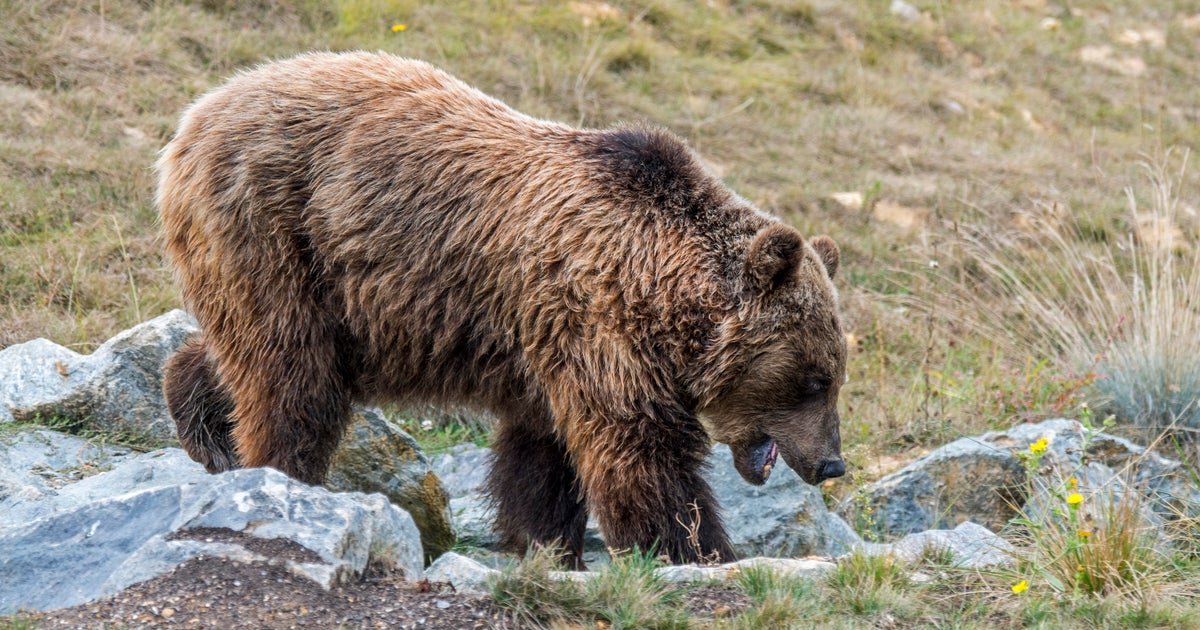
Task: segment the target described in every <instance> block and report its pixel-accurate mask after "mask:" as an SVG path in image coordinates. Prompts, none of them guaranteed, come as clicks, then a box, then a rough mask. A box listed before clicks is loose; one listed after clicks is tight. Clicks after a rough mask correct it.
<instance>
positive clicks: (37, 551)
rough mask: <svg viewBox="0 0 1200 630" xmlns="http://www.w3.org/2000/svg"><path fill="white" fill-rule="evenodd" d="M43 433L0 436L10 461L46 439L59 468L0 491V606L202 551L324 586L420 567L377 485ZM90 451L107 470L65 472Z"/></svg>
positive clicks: (127, 576)
mask: <svg viewBox="0 0 1200 630" xmlns="http://www.w3.org/2000/svg"><path fill="white" fill-rule="evenodd" d="M48 434H49V432H44V431H39V432H36V434H35V437H34V438H33V439H26V438H23V437H22V438H19V439H15V440H9V441H6V443H5V444H4V451H5V452H4V453H2V454H3V455H5V456H6V457H7V456H12V457H13V458H14V459H17V458H22V457H28V455H27V454H24V455H23V454H22V452H24V451H28V450H30V449H32V450H33V451H34V453H35V455H36V451H37V449H42V451H43V452H45V451H46V450H47V449H48V448H49V449H50V450H52V451H55V452H57V453H59V455H60V457H59V459H58V460H57V461H56V464H58V465H60V466H62V468H61V469H60V470H59V471H57V472H56V474H55V475H50V476H48V477H46V478H47V479H50V480H52V481H51V482H47V483H42V482H40V481H38V480H37V479H35V478H34V477H33V476H30V475H25V476H24V481H25V482H26V483H24V485H23V486H22V488H21V491H20V492H16V493H10V494H8V495H7V496H4V497H3V498H0V549H4V553H3V554H0V614H5V613H10V612H13V611H15V610H17V609H21V608H29V609H37V610H47V609H53V608H60V607H65V606H73V605H76V604H79V603H83V602H87V601H91V600H94V599H97V598H100V597H104V596H106V595H110V594H112V593H116V592H118V591H120V590H122V589H124V588H125V587H127V586H129V585H131V584H134V583H137V582H140V581H143V580H147V579H150V578H152V577H155V576H157V575H160V574H163V573H165V572H167V571H170V570H171V569H173V568H174V567H176V566H178V565H179V564H181V563H183V562H185V561H186V560H188V559H190V558H193V557H196V556H200V555H204V556H222V557H229V558H234V559H238V560H242V561H251V560H256V561H264V562H272V563H276V564H280V565H282V566H285V567H287V568H288V569H290V570H291V571H293V572H295V573H297V574H298V575H302V576H305V577H307V578H309V579H312V580H314V581H316V582H318V583H319V584H322V585H324V586H326V587H329V586H332V585H334V584H337V583H341V582H343V581H346V580H348V579H353V578H355V577H356V576H359V575H361V574H362V572H363V571H364V570H365V569H366V568H367V566H368V565H374V566H381V567H384V568H387V569H391V570H395V571H397V572H399V573H400V574H402V575H403V576H404V577H406V578H408V579H420V578H421V576H422V566H423V562H422V556H423V553H422V549H421V543H420V535H419V533H418V531H417V528H416V525H415V524H414V523H413V521H412V519H411V517H409V515H408V514H407V513H406V512H404V511H403V510H401V509H399V508H397V507H395V506H393V505H392V504H391V503H389V502H388V501H387V499H385V498H384V497H383V496H381V495H364V494H360V493H334V492H330V491H329V490H327V489H325V488H319V487H312V486H308V485H305V484H302V483H300V482H297V481H295V480H293V479H290V478H288V477H287V476H286V475H283V474H282V473H279V472H277V471H274V470H270V469H263V468H257V469H246V470H237V471H232V472H227V473H223V474H220V475H209V474H207V473H205V472H204V469H203V468H201V467H200V466H199V465H198V464H195V463H194V462H192V461H191V460H189V459H188V458H187V456H186V455H185V454H184V453H183V452H182V451H180V450H178V449H163V450H160V451H155V452H152V453H146V454H143V455H139V456H130V455H129V454H128V453H126V452H122V451H117V452H104V451H103V449H101V450H95V449H89V448H85V447H83V445H82V444H80V443H79V442H75V441H74V440H75V438H70V437H66V438H61V439H60V438H56V437H53V436H50V435H48ZM43 439H47V440H49V441H51V442H52V443H53V444H52V445H51V446H50V447H47V446H46V445H45V444H44V443H42V440H43ZM75 447H79V448H75ZM14 449H15V450H14ZM70 452H75V453H78V457H75V459H74V463H72V459H71V457H70V456H69V455H63V453H70ZM96 461H99V462H102V464H101V465H104V466H111V469H109V470H107V471H106V472H99V473H98V474H92V475H90V476H85V477H83V478H81V479H79V480H74V481H72V480H71V479H70V477H69V475H68V476H64V475H67V472H68V469H70V468H71V467H73V466H82V465H84V464H87V463H88V462H96ZM9 476H10V477H15V478H17V480H18V481H21V479H20V475H19V474H17V475H9ZM63 480H65V483H61V484H60V481H63Z"/></svg>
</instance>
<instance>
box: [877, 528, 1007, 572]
mask: <svg viewBox="0 0 1200 630" xmlns="http://www.w3.org/2000/svg"><path fill="white" fill-rule="evenodd" d="M856 550H859V551H862V552H863V553H866V554H867V555H873V556H874V555H891V556H893V557H895V558H897V559H898V560H901V561H904V562H910V563H911V562H916V561H918V560H920V559H921V558H922V556H924V555H925V554H927V553H930V552H933V553H937V554H946V556H947V559H948V560H949V561H950V564H951V566H954V567H959V568H968V569H982V568H986V567H995V566H1007V565H1011V564H1012V563H1013V562H1014V559H1015V557H1016V549H1015V548H1014V547H1013V546H1012V545H1011V544H1010V543H1009V542H1008V541H1007V540H1004V539H1003V538H1001V537H1000V536H997V535H996V534H995V533H993V532H992V531H991V530H989V529H988V528H986V527H983V526H982V525H976V524H975V523H971V522H966V523H962V524H960V525H959V526H958V527H955V528H954V529H931V530H928V531H924V532H918V533H916V534H909V535H907V536H905V537H904V538H901V539H900V540H898V541H896V542H894V543H868V542H864V543H861V544H860V545H858V546H857V547H856Z"/></svg>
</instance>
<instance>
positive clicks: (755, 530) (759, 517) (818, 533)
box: [704, 444, 862, 557]
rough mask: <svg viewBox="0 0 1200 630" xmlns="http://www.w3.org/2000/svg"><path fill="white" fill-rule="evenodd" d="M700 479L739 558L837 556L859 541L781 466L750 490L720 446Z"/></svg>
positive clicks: (817, 494) (818, 493)
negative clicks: (714, 500)
mask: <svg viewBox="0 0 1200 630" xmlns="http://www.w3.org/2000/svg"><path fill="white" fill-rule="evenodd" d="M704 478H705V479H707V480H708V483H709V484H710V485H711V486H712V489H713V493H714V494H715V495H716V497H717V501H718V502H719V503H720V505H721V515H722V518H724V520H725V529H726V531H727V532H729V538H730V542H732V543H733V548H734V551H736V552H737V553H738V555H740V556H743V557H750V556H757V555H771V556H810V555H813V556H826V557H831V556H839V555H842V554H844V553H846V552H848V551H850V549H851V548H852V547H853V546H854V545H856V544H858V543H859V542H861V540H862V539H861V538H859V536H858V534H856V533H855V532H854V529H853V528H851V527H850V526H849V525H848V524H847V523H846V521H844V520H842V518H841V517H839V516H838V515H836V514H833V513H831V512H830V511H829V509H828V508H826V506H825V500H824V498H823V497H822V496H821V490H820V489H819V488H816V487H814V486H810V485H808V484H807V483H805V482H804V480H803V479H801V478H800V476H799V475H797V474H796V473H795V472H793V471H792V469H791V468H788V467H787V466H777V467H776V468H775V470H774V471H773V472H772V474H771V477H770V479H768V480H767V482H766V483H765V484H763V485H761V486H752V485H750V484H748V483H746V482H745V480H743V479H742V477H741V475H739V474H738V472H737V470H736V469H734V467H733V455H732V453H731V452H730V450H729V447H728V446H725V445H723V444H722V445H717V446H716V447H715V448H713V452H712V454H711V455H710V456H709V458H708V468H707V470H706V471H705V473H704Z"/></svg>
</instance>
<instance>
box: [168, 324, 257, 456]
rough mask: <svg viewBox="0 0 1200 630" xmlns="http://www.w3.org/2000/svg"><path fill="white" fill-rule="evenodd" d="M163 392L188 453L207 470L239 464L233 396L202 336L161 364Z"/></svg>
mask: <svg viewBox="0 0 1200 630" xmlns="http://www.w3.org/2000/svg"><path fill="white" fill-rule="evenodd" d="M163 396H164V397H165V398H166V401H167V409H168V410H169V411H170V412H171V418H172V419H174V420H175V427H176V432H177V434H178V435H179V442H180V444H181V445H182V446H183V450H185V451H187V454H188V456H190V457H191V458H192V459H193V460H195V461H197V462H199V463H200V464H202V465H203V466H204V468H205V469H206V470H207V471H208V472H210V473H219V472H223V471H226V470H232V469H234V468H237V467H238V465H239V461H238V456H237V452H236V451H235V450H234V445H233V436H232V434H231V432H232V430H233V423H232V421H231V420H230V415H231V414H232V413H233V399H231V398H230V397H229V394H228V393H227V392H226V391H225V390H224V389H223V388H222V387H221V383H220V381H218V380H217V374H216V371H215V366H214V365H213V362H212V358H211V357H209V356H208V352H207V351H206V350H205V347H204V339H203V338H202V337H201V338H195V339H191V340H189V341H188V342H187V343H185V344H184V345H183V346H182V347H180V348H179V350H178V351H177V352H176V353H175V354H174V355H172V356H171V358H170V359H168V360H167V363H166V365H165V366H163Z"/></svg>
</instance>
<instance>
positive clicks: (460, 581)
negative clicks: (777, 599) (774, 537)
mask: <svg viewBox="0 0 1200 630" xmlns="http://www.w3.org/2000/svg"><path fill="white" fill-rule="evenodd" d="M835 567H836V565H835V564H834V563H832V562H828V561H825V560H811V559H800V558H747V559H745V560H739V561H737V562H730V563H726V564H719V565H712V566H703V565H694V564H683V565H674V566H667V567H660V568H658V569H655V573H656V574H657V575H658V577H660V578H662V579H663V580H664V581H666V582H669V583H673V584H681V583H691V582H729V581H732V580H736V579H737V577H738V575H740V574H741V572H743V571H746V570H748V569H765V570H769V571H772V572H774V573H776V574H777V575H783V576H790V577H798V578H807V579H816V578H820V577H822V576H824V575H826V574H828V573H829V572H830V571H832V570H833V569H834V568H835ZM597 575H598V573H596V572H593V571H551V572H550V577H551V578H552V579H556V580H572V581H576V582H581V583H584V582H587V581H588V580H590V579H592V578H594V577H596V576H597ZM425 576H426V578H427V579H429V581H431V582H445V583H448V584H450V585H451V586H453V587H454V589H455V590H456V591H459V592H467V593H481V592H487V589H488V587H489V585H490V583H491V582H492V581H493V580H495V579H496V578H497V577H499V576H500V571H499V570H497V569H493V568H491V567H488V566H485V565H484V564H482V563H480V562H477V561H475V560H472V559H471V558H468V557H466V556H462V555H460V554H457V553H454V552H448V553H446V554H444V555H443V556H442V557H440V558H438V559H437V561H435V562H434V563H433V564H432V565H430V567H429V569H427V570H426V572H425Z"/></svg>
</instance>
